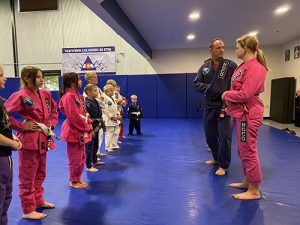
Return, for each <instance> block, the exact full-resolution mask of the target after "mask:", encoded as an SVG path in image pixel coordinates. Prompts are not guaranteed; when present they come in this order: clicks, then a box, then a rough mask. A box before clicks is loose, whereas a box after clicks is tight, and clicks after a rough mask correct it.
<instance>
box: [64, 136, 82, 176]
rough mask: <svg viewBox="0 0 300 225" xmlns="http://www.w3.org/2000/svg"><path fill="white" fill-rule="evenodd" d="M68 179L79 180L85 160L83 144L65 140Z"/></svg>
mask: <svg viewBox="0 0 300 225" xmlns="http://www.w3.org/2000/svg"><path fill="white" fill-rule="evenodd" d="M67 151H68V161H69V171H70V179H69V180H70V181H80V179H81V174H82V172H83V169H84V164H85V160H86V155H85V150H84V145H80V144H79V143H78V142H67Z"/></svg>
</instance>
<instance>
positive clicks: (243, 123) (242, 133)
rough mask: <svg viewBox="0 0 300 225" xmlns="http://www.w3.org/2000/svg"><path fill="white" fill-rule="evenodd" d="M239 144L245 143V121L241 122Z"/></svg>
mask: <svg viewBox="0 0 300 225" xmlns="http://www.w3.org/2000/svg"><path fill="white" fill-rule="evenodd" d="M240 136H241V140H240V141H241V142H244V143H246V142H247V121H245V120H241V134H240Z"/></svg>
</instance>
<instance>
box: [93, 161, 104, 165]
mask: <svg viewBox="0 0 300 225" xmlns="http://www.w3.org/2000/svg"><path fill="white" fill-rule="evenodd" d="M105 164H106V162H95V163H94V164H93V165H94V166H101V165H105Z"/></svg>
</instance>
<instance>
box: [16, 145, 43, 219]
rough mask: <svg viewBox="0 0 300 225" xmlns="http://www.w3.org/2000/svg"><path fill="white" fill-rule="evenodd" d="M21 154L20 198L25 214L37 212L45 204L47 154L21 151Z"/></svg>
mask: <svg viewBox="0 0 300 225" xmlns="http://www.w3.org/2000/svg"><path fill="white" fill-rule="evenodd" d="M18 153H19V196H20V199H21V205H22V210H23V212H24V213H25V214H27V213H31V212H33V211H35V210H36V207H37V206H38V205H41V204H42V203H44V198H43V194H44V188H43V186H42V184H43V182H44V180H45V177H46V153H40V152H39V151H35V150H24V149H20V150H19V151H18Z"/></svg>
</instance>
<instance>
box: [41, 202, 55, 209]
mask: <svg viewBox="0 0 300 225" xmlns="http://www.w3.org/2000/svg"><path fill="white" fill-rule="evenodd" d="M37 208H45V209H54V208H55V205H54V204H52V203H49V202H44V203H42V204H40V205H38V206H37Z"/></svg>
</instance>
